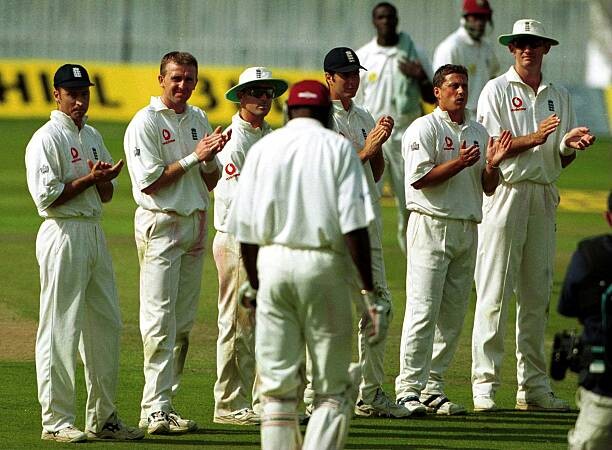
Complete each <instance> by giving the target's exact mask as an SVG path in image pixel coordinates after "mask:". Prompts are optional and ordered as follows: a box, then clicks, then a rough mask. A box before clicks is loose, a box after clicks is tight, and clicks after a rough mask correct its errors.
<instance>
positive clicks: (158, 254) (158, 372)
mask: <svg viewBox="0 0 612 450" xmlns="http://www.w3.org/2000/svg"><path fill="white" fill-rule="evenodd" d="M134 225H135V237H136V248H137V250H138V261H139V262H140V333H141V335H142V343H143V347H144V376H145V385H144V389H143V393H142V402H141V418H146V417H147V416H148V415H149V414H151V413H153V412H155V411H166V412H169V411H172V410H174V406H173V404H172V399H173V397H174V396H175V395H176V393H177V391H178V389H179V383H180V378H181V375H182V373H183V368H184V366H185V359H186V357H187V350H188V348H189V333H190V331H191V328H192V327H193V323H194V321H195V317H196V312H197V306H198V300H199V297H200V283H201V280H202V265H203V262H204V252H205V247H206V235H207V221H206V211H196V212H194V213H193V214H191V215H189V216H180V215H178V214H175V213H163V212H153V211H148V210H146V209H143V208H140V207H139V208H137V209H136V214H135V218H134Z"/></svg>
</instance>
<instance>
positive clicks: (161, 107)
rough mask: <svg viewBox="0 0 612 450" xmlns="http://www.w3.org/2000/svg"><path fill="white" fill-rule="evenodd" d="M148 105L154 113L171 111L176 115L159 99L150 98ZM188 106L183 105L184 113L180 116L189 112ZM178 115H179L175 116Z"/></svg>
mask: <svg viewBox="0 0 612 450" xmlns="http://www.w3.org/2000/svg"><path fill="white" fill-rule="evenodd" d="M149 105H150V106H151V107H152V108H153V110H155V111H172V112H174V113H175V114H176V112H175V111H174V110H173V109H172V108H168V107H167V106H166V104H165V103H164V102H162V99H161V97H151V102H150V103H149ZM190 108H191V107H190V106H189V105H185V111H184V112H183V113H182V114H185V113H188V112H189V111H190ZM177 115H179V114H177Z"/></svg>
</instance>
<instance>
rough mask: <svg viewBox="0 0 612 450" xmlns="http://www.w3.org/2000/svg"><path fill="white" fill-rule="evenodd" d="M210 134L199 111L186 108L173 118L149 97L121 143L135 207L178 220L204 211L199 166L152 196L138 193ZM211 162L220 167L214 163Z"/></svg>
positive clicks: (205, 201)
mask: <svg viewBox="0 0 612 450" xmlns="http://www.w3.org/2000/svg"><path fill="white" fill-rule="evenodd" d="M211 132H212V129H211V127H210V125H209V123H208V118H207V117H206V114H205V113H204V111H202V110H201V109H200V108H197V107H195V106H191V105H187V108H186V110H185V112H184V113H183V114H176V113H175V112H174V110H172V109H170V108H168V107H167V106H166V105H164V103H163V102H162V101H161V99H160V98H159V97H151V103H150V104H149V105H148V106H146V107H145V108H143V109H141V110H140V111H138V112H137V113H136V115H135V116H134V118H133V119H132V121H131V122H130V124H129V125H128V127H127V130H126V131H125V137H124V140H123V148H124V150H125V156H126V160H127V164H128V169H129V172H130V178H131V180H132V194H133V196H134V200H135V201H136V203H137V204H138V206H140V207H141V208H144V209H147V210H149V211H158V212H176V213H177V214H179V215H182V216H188V215H190V214H192V213H193V212H195V211H204V210H207V209H208V204H209V198H208V190H207V188H206V185H205V184H204V180H203V179H202V176H201V175H200V170H199V165H197V166H196V167H193V168H191V169H190V170H189V171H188V172H187V173H185V174H184V175H183V176H181V177H180V178H179V179H178V180H177V181H175V182H174V183H172V184H170V185H168V186H164V187H163V188H161V189H160V190H159V191H158V192H156V193H155V194H153V195H147V194H144V193H143V192H142V189H144V188H146V187H148V186H150V185H151V184H153V182H155V181H156V180H157V179H158V178H159V177H160V176H161V174H162V172H163V170H164V168H165V167H166V166H168V165H170V164H172V163H174V162H176V161H178V160H179V159H181V158H184V157H185V156H187V155H189V154H190V153H193V151H194V149H195V146H196V144H197V143H198V141H199V140H200V139H202V138H203V137H204V135H205V134H206V133H211ZM215 162H216V163H217V165H219V166H220V164H219V162H218V159H216V158H215Z"/></svg>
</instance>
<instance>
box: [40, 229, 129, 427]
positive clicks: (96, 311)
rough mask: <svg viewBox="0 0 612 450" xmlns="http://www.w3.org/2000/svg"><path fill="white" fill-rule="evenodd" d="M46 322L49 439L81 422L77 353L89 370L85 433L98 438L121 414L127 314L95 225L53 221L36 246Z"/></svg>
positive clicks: (43, 389)
mask: <svg viewBox="0 0 612 450" xmlns="http://www.w3.org/2000/svg"><path fill="white" fill-rule="evenodd" d="M36 259H37V260H38V264H39V266H40V316H39V325H38V333H37V335H36V379H37V382H38V400H39V402H40V406H41V408H42V426H43V429H44V430H45V431H50V432H52V431H59V430H61V429H62V428H65V427H67V426H70V425H74V421H75V400H76V392H75V373H76V362H77V348H78V351H79V353H80V355H81V359H82V361H83V366H84V369H85V386H86V389H87V405H86V415H85V427H86V429H87V430H91V431H95V432H97V431H100V430H101V429H102V427H103V426H104V424H105V423H106V420H107V419H108V418H109V417H110V416H111V414H112V413H113V412H114V411H115V404H114V400H115V392H116V389H117V376H118V370H119V341H120V337H121V313H120V310H119V300H118V296H117V289H116V287H115V275H114V273H113V266H112V261H111V256H110V253H109V252H108V249H107V247H106V239H105V237H104V232H103V231H102V227H101V225H100V223H99V221H98V220H97V219H86V218H83V219H80V218H75V219H47V220H45V221H44V222H43V223H42V225H41V226H40V229H39V231H38V236H37V238H36Z"/></svg>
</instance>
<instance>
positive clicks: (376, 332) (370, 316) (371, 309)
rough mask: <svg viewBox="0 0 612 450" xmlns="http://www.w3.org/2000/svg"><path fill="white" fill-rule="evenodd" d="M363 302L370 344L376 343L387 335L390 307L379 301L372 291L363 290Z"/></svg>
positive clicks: (365, 324)
mask: <svg viewBox="0 0 612 450" xmlns="http://www.w3.org/2000/svg"><path fill="white" fill-rule="evenodd" d="M361 296H362V298H363V304H364V307H365V309H366V311H365V314H364V328H365V329H366V330H367V334H368V344H370V345H376V344H378V343H379V342H381V341H383V340H384V339H385V338H386V337H387V331H388V330H389V312H390V308H389V307H385V306H384V302H379V301H378V300H377V298H376V297H375V296H374V294H373V293H372V292H371V291H366V290H365V289H363V290H362V291H361Z"/></svg>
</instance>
